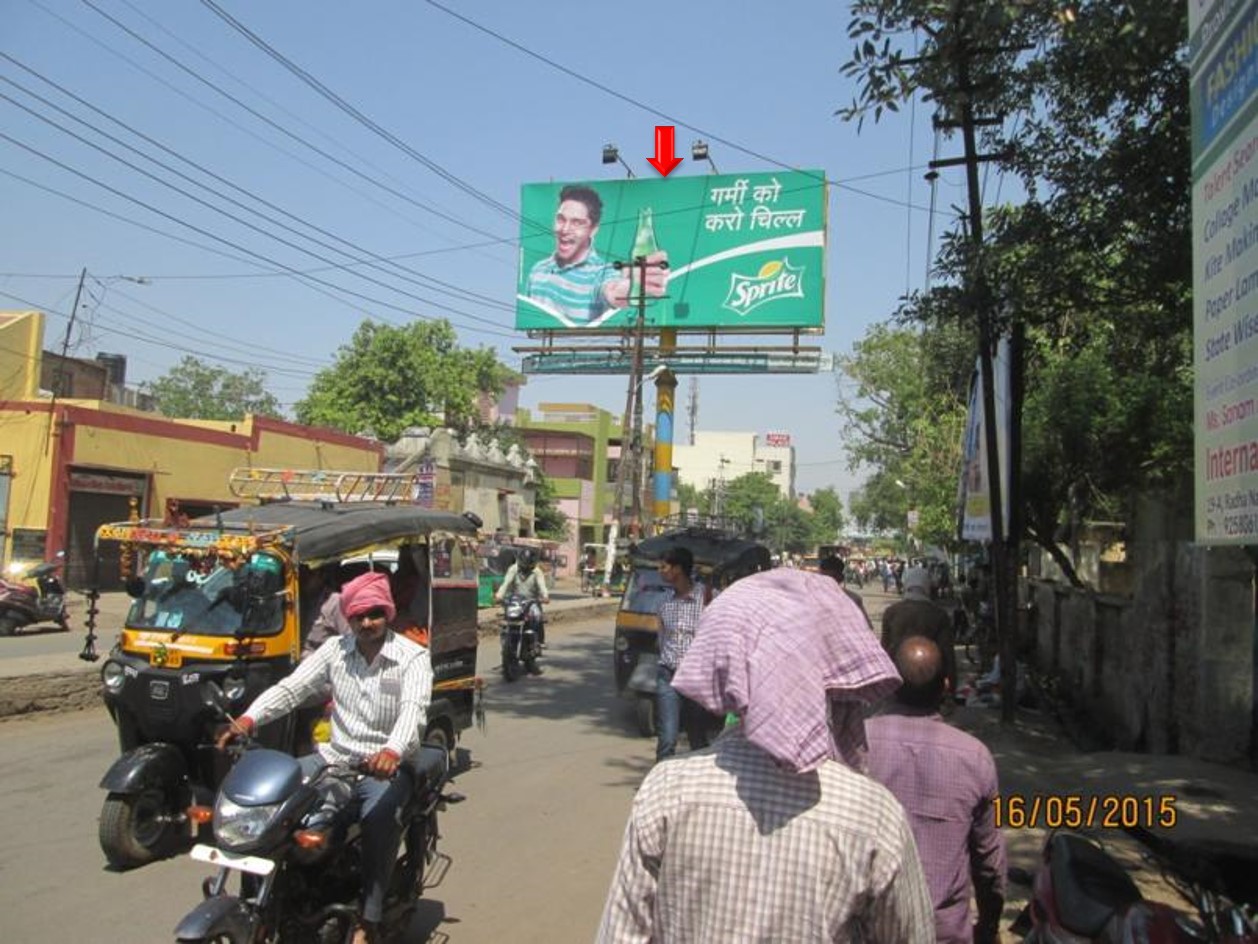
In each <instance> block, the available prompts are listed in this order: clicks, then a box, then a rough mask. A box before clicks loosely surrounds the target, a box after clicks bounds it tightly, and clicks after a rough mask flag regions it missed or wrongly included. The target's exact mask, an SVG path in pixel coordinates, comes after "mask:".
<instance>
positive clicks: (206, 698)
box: [200, 682, 227, 717]
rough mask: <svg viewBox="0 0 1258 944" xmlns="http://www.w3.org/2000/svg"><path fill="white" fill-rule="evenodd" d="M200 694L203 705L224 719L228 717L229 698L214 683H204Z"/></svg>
mask: <svg viewBox="0 0 1258 944" xmlns="http://www.w3.org/2000/svg"><path fill="white" fill-rule="evenodd" d="M200 694H201V704H202V705H204V706H205V707H206V708H209V709H211V710H212V711H215V712H217V713H218V714H220V715H223V716H224V717H226V716H227V696H226V695H224V694H223V690H222V689H221V688H219V687H218V686H217V685H215V684H214V683H213V682H204V683H202V685H201V692H200Z"/></svg>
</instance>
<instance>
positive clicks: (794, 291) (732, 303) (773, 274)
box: [721, 258, 805, 315]
mask: <svg viewBox="0 0 1258 944" xmlns="http://www.w3.org/2000/svg"><path fill="white" fill-rule="evenodd" d="M804 268H805V267H804V266H800V267H799V268H798V269H796V268H793V267H792V266H791V262H790V260H789V259H786V258H783V259H782V260H781V261H780V262H779V261H778V260H776V259H773V260H770V261H769V262H766V263H765V264H764V265H762V266H761V267H760V271H759V272H757V273H756V274H755V275H739V274H738V273H737V272H734V273H732V274H731V275H730V277H729V294H728V295H726V296H725V302H724V303H723V304H722V306H721V307H722V308H728V309H729V310H730V311H732V312H733V313H734V314H736V315H746V314H749V313H751V312H753V311H755V310H756V309H757V308H759V307H760V306H761V305H767V304H769V302H775V301H777V300H778V299H779V298H803V297H804Z"/></svg>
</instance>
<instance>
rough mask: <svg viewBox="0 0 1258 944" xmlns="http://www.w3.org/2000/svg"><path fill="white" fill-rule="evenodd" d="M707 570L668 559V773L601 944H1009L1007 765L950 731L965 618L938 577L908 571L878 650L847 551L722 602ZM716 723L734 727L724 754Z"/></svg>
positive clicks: (617, 886)
mask: <svg viewBox="0 0 1258 944" xmlns="http://www.w3.org/2000/svg"><path fill="white" fill-rule="evenodd" d="M691 565H692V561H691V559H690V557H689V555H688V554H687V553H686V552H685V550H684V549H678V550H676V551H672V552H670V554H669V555H667V556H666V559H665V560H664V561H662V562H661V564H660V571H661V574H662V575H663V577H664V579H665V581H666V582H667V583H668V584H669V590H668V591H667V592H666V596H665V600H664V603H663V605H662V607H661V611H660V616H661V635H660V669H659V672H660V676H659V687H658V689H657V718H658V719H659V720H658V726H659V737H658V741H657V751H656V754H657V759H658V760H657V764H656V765H655V767H654V768H653V769H652V770H651V772H650V773H649V774H648V775H647V777H646V779H645V780H644V781H643V783H642V786H641V787H640V788H639V790H638V793H637V796H636V797H635V799H634V803H633V808H632V810H631V812H630V815H629V821H628V824H627V826H626V830H625V834H624V839H623V843H622V846H621V851H620V856H619V860H618V863H617V866H616V871H615V874H614V876H613V878H612V883H611V888H610V890H609V892H608V897H607V901H606V903H605V906H604V912H603V917H602V922H601V925H600V928H599V932H598V940H599V941H600V942H607V944H611V942H639V941H642V942H645V941H661V940H662V941H709V940H792V941H795V940H798V941H804V940H827V941H839V940H860V941H941V942H961V941H966V942H969V941H978V942H987V941H995V940H998V930H997V923H998V920H999V917H1000V913H1001V909H1002V907H1003V903H1004V881H1005V878H1004V875H1005V859H1004V856H1005V852H1004V845H1003V840H1002V837H1001V834H1000V832H999V830H998V829H996V828H995V824H994V821H993V800H994V798H995V797H996V796H997V791H998V785H997V781H996V767H995V763H994V761H993V760H992V757H991V754H990V753H989V752H988V750H987V749H986V747H984V745H983V744H982V743H981V742H980V741H978V740H977V739H975V738H973V737H972V736H970V735H968V734H966V733H964V732H962V731H960V730H958V729H956V728H954V727H952V726H951V725H950V724H949V723H948V722H947V721H946V720H945V715H944V711H943V710H942V709H943V707H944V706H945V705H946V703H947V702H948V699H949V695H950V693H951V691H952V690H953V687H954V686H955V680H956V665H955V658H954V656H953V652H952V648H953V635H952V622H951V617H950V616H949V614H948V613H947V611H945V610H944V609H943V608H942V607H940V606H939V605H937V604H936V603H934V602H932V601H931V599H930V586H931V575H930V574H929V573H928V571H927V570H926V569H925V568H923V567H908V568H906V569H905V571H904V573H903V574H902V576H901V580H902V584H903V588H904V599H902V600H899V601H897V602H896V603H894V604H892V605H891V606H890V607H888V609H887V610H886V612H885V614H884V615H883V618H882V625H881V637H879V636H878V635H875V632H874V630H873V626H872V622H871V620H870V618H869V616H868V614H867V613H866V611H865V609H864V606H863V601H862V600H861V597H860V595H859V594H858V593H856V592H855V591H852V590H851V589H850V588H849V587H848V586H847V585H846V579H845V577H846V575H845V573H844V567H843V561H842V560H841V559H839V558H829V559H824V560H823V561H821V566H820V567H819V571H820V572H819V573H815V574H814V573H809V572H806V571H802V570H799V569H796V568H790V567H781V568H777V569H775V570H772V571H767V572H764V573H760V574H754V575H752V576H749V577H746V578H744V579H742V580H740V581H738V582H737V583H735V584H734V585H732V586H731V587H729V588H728V589H726V590H724V591H723V592H722V593H720V594H719V595H717V596H716V597H715V598H713V596H712V594H711V593H710V592H706V591H705V589H704V588H703V586H702V584H701V583H700V582H698V580H697V579H695V577H694V576H693V575H692V574H691V573H690V569H691ZM705 717H706V718H707V719H709V722H710V720H711V719H721V718H723V719H724V730H723V731H722V732H721V733H720V736H719V737H717V738H716V739H715V740H714V741H713V742H712V743H711V744H710V745H709V744H708V733H709V732H710V731H711V730H712V726H711V724H710V723H709V724H707V725H705V724H704V723H703V722H702V721H701V720H697V719H702V718H705ZM686 719H690V721H689V724H687V723H686ZM679 726H683V727H685V729H686V733H687V738H688V740H689V742H690V748H691V749H690V751H689V752H688V753H686V754H685V755H682V756H680V757H678V756H675V753H676V747H677V743H678V740H679ZM972 901H974V902H976V906H972V905H971V902H972Z"/></svg>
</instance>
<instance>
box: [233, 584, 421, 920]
mask: <svg viewBox="0 0 1258 944" xmlns="http://www.w3.org/2000/svg"><path fill="white" fill-rule="evenodd" d="M340 601H341V609H342V611H343V613H344V614H345V616H346V617H347V618H348V619H349V621H350V625H351V627H352V629H353V635H352V636H342V637H339V638H337V639H330V640H328V641H327V642H326V643H324V644H323V645H322V646H320V647H319V648H318V649H317V650H316V651H315V652H314V653H313V654H312V655H310V656H308V657H307V658H305V659H303V660H302V661H301V662H300V663H298V666H297V668H296V669H295V670H294V671H293V673H292V674H291V675H289V676H288V677H287V678H285V679H283V680H282V681H280V682H277V683H276V684H275V685H272V686H271V687H270V688H268V689H267V690H266V691H264V692H263V693H262V694H261V695H259V696H258V697H257V699H256V700H255V701H254V702H253V704H252V705H250V706H249V708H248V709H247V710H246V711H245V713H244V714H243V715H241V716H240V717H239V718H237V719H236V720H235V721H233V722H232V723H231V725H230V726H229V727H228V728H227V729H226V730H225V731H224V732H223V733H222V734H221V735H219V737H218V741H217V744H218V747H219V748H220V749H222V748H225V747H226V746H227V745H228V744H230V743H231V742H232V741H233V740H234V739H235V738H237V737H238V736H241V735H248V734H251V733H252V732H253V731H254V729H255V728H256V727H257V726H258V725H260V724H266V723H267V722H269V721H273V720H275V719H277V718H280V717H283V716H284V715H286V714H288V713H289V712H290V711H293V710H294V709H295V708H297V707H299V706H300V705H301V704H302V703H303V702H304V701H306V699H308V698H310V697H311V696H312V695H315V694H317V693H318V692H320V691H322V690H323V688H324V687H325V686H327V685H330V686H331V690H332V705H333V708H332V718H331V722H332V724H331V727H332V736H331V740H330V741H328V742H327V743H323V744H320V745H318V748H317V751H318V753H317V754H313V755H308V756H307V757H304V758H302V767H303V770H304V771H305V772H306V773H307V775H310V774H313V773H314V772H316V771H317V770H318V769H319V767H320V766H322V765H323V764H325V763H341V764H353V763H355V762H359V761H361V763H362V766H363V768H364V769H365V771H366V773H368V774H370V776H369V777H366V778H364V779H362V780H360V781H358V782H357V783H356V784H355V786H354V802H355V804H356V806H357V812H358V820H359V822H360V824H361V825H362V848H363V863H362V874H363V888H362V901H361V910H360V919H359V925H358V927H357V928H356V929H355V932H354V938H353V942H354V944H371V942H374V941H376V940H378V939H379V937H378V927H379V923H380V920H381V918H382V916H383V906H384V896H385V891H386V890H387V889H388V887H389V879H390V876H391V875H392V872H393V867H394V864H395V863H396V861H397V853H398V846H399V844H400V841H401V834H402V826H401V823H400V821H399V817H400V812H401V810H402V807H403V805H404V804H405V803H406V801H407V799H408V798H409V797H410V795H411V792H412V791H413V789H414V773H413V770H412V767H411V765H410V763H409V761H410V760H412V759H413V757H414V755H415V754H416V753H417V752H418V750H419V746H420V737H421V732H422V731H423V730H424V727H425V725H426V723H427V713H428V705H429V702H430V701H431V699H432V677H433V676H432V663H431V661H430V659H429V655H428V650H427V649H425V648H424V647H422V646H420V645H418V644H416V643H413V642H411V641H410V640H409V639H406V638H405V637H403V636H400V635H397V634H395V633H394V632H393V631H392V630H391V629H389V624H390V622H391V621H392V620H393V618H394V617H395V616H396V615H397V610H396V607H395V606H394V603H393V596H392V594H391V593H390V591H389V578H388V576H387V575H386V574H383V573H380V572H378V571H376V572H368V573H365V574H363V575H362V576H360V577H356V578H355V579H353V580H351V581H350V582H349V583H347V584H346V585H345V586H344V587H342V588H341V595H340ZM404 762H405V763H404Z"/></svg>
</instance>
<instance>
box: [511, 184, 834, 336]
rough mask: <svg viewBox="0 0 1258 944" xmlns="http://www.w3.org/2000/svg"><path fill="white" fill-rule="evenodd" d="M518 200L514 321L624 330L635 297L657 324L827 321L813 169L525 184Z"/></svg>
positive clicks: (783, 325) (820, 202)
mask: <svg viewBox="0 0 1258 944" xmlns="http://www.w3.org/2000/svg"><path fill="white" fill-rule="evenodd" d="M520 204H521V216H522V217H523V222H522V224H521V234H520V273H519V283H518V286H517V289H516V319H515V326H516V327H517V328H519V329H521V330H528V331H539V330H558V331H563V330H576V329H589V328H603V329H608V330H613V329H615V330H621V329H624V328H626V327H632V326H633V325H634V324H635V322H636V320H637V316H638V310H639V305H640V302H641V301H643V300H644V301H645V321H646V324H647V326H648V327H651V328H656V329H658V328H678V329H683V330H684V329H687V328H698V329H710V328H716V329H720V328H726V329H728V328H744V329H745V328H751V329H763V330H766V331H774V330H782V329H794V328H804V329H818V330H819V329H821V328H822V327H823V326H824V323H825V321H824V314H823V299H824V297H825V266H824V262H825V258H824V255H825V233H826V186H825V175H824V174H823V173H822V172H821V171H774V172H766V173H754V174H713V175H708V176H703V177H698V176H696V177H668V178H660V179H658V180H614V181H607V180H599V181H586V182H580V183H545V184H525V185H524V187H523V188H522V190H521V200H520ZM640 258H645V259H646V260H647V262H648V265H647V267H646V268H645V278H641V279H640V275H641V274H643V271H644V270H643V269H642V268H641V267H637V266H634V265H631V264H630V263H631V261H632V260H635V259H640ZM618 262H619V263H622V264H624V267H623V268H621V269H617V268H616V263H618ZM639 281H641V282H642V283H643V284H642V285H639V284H638V283H639Z"/></svg>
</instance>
